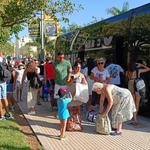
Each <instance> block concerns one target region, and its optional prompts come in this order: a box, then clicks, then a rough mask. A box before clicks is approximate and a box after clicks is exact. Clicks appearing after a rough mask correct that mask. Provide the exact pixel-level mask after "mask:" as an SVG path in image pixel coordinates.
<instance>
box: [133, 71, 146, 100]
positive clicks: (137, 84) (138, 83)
mask: <svg viewBox="0 0 150 150" xmlns="http://www.w3.org/2000/svg"><path fill="white" fill-rule="evenodd" d="M136 74H137V78H136V79H135V80H134V89H135V91H136V92H138V93H139V95H140V96H141V98H142V99H144V98H145V94H146V85H145V82H144V80H143V79H142V78H140V77H138V70H137V71H136Z"/></svg>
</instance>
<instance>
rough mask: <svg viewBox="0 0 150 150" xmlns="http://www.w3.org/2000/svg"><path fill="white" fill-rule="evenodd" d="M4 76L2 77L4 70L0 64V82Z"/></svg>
mask: <svg viewBox="0 0 150 150" xmlns="http://www.w3.org/2000/svg"><path fill="white" fill-rule="evenodd" d="M4 78H5V75H4V69H3V67H2V64H0V81H4Z"/></svg>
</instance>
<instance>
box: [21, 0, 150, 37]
mask: <svg viewBox="0 0 150 150" xmlns="http://www.w3.org/2000/svg"><path fill="white" fill-rule="evenodd" d="M125 1H126V0H74V2H75V3H77V4H81V5H82V6H83V7H84V9H83V10H81V11H80V12H74V14H73V15H71V16H69V19H70V23H76V24H77V25H84V24H88V23H90V22H91V21H92V20H93V18H92V16H94V17H96V18H97V20H101V18H103V19H106V18H109V17H111V15H110V14H107V11H106V9H107V8H111V7H113V6H115V7H117V8H119V9H121V8H122V6H123V3H124V2H125ZM128 2H129V8H130V9H132V8H136V7H139V6H141V5H144V4H147V3H149V2H150V1H149V0H128ZM63 26H64V24H63ZM27 35H28V30H27V28H25V30H23V31H22V32H20V34H19V37H24V36H27Z"/></svg>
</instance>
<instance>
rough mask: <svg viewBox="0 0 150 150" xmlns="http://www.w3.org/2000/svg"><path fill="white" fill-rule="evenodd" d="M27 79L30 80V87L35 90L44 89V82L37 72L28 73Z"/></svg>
mask: <svg viewBox="0 0 150 150" xmlns="http://www.w3.org/2000/svg"><path fill="white" fill-rule="evenodd" d="M27 78H28V80H29V86H30V87H31V88H33V89H39V88H41V87H42V82H41V81H40V79H39V77H38V75H37V73H36V72H28V73H27Z"/></svg>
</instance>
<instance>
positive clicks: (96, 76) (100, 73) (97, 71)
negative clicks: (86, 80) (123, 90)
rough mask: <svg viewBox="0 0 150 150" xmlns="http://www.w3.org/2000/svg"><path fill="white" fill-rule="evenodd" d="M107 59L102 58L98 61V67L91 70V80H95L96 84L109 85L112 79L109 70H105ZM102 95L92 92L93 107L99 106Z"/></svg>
mask: <svg viewBox="0 0 150 150" xmlns="http://www.w3.org/2000/svg"><path fill="white" fill-rule="evenodd" d="M105 63H106V59H105V58H103V57H101V58H100V59H98V60H97V66H96V67H94V68H93V69H92V70H91V75H90V78H91V79H92V80H94V82H100V83H108V82H109V79H110V75H109V72H108V70H106V69H105ZM99 98H100V95H98V94H97V93H96V92H95V91H93V92H92V100H91V105H92V108H91V109H93V106H95V105H97V104H99Z"/></svg>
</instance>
